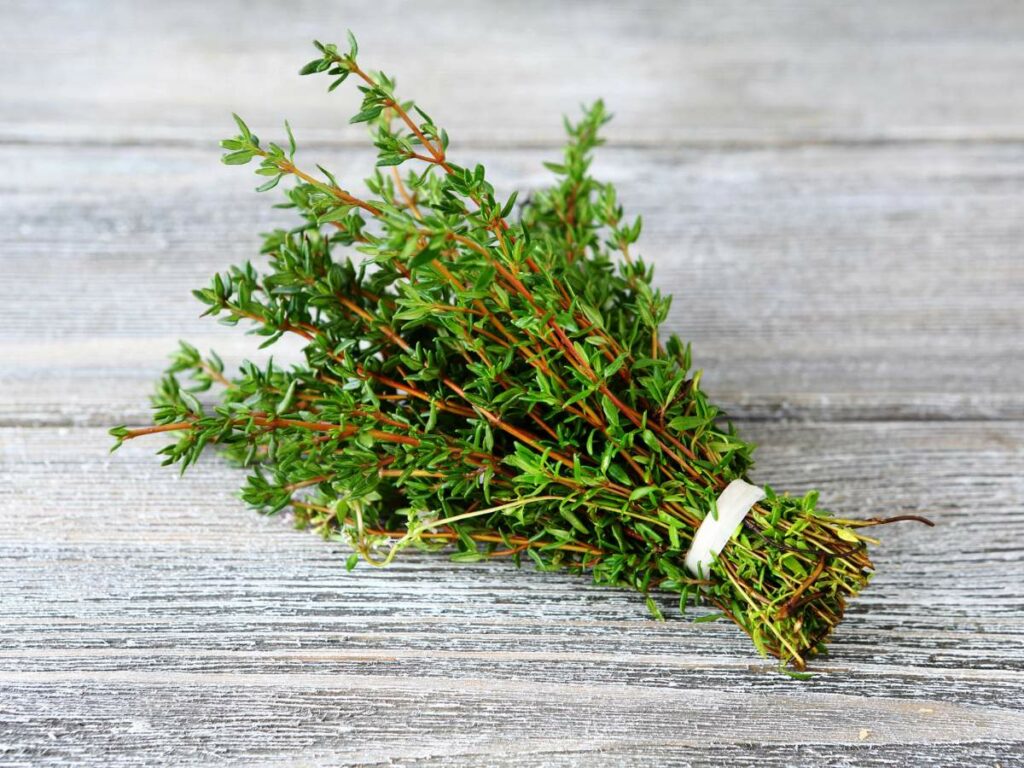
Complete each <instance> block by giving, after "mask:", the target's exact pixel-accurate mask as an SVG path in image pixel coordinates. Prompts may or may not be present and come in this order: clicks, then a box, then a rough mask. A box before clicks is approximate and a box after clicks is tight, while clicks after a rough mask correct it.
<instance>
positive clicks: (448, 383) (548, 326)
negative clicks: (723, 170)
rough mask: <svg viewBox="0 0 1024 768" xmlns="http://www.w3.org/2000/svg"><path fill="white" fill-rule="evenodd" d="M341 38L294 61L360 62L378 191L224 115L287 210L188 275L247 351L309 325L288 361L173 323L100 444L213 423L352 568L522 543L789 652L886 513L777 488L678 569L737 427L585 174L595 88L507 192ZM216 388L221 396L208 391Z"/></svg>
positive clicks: (726, 465) (595, 116) (266, 493)
mask: <svg viewBox="0 0 1024 768" xmlns="http://www.w3.org/2000/svg"><path fill="white" fill-rule="evenodd" d="M349 42H350V45H349V47H348V48H347V49H340V48H338V47H337V46H335V45H325V44H321V43H316V47H317V49H318V51H319V55H318V57H317V58H316V59H314V60H313V61H311V62H309V63H308V64H307V65H306V66H305V67H303V68H302V70H301V73H302V74H314V73H323V74H326V75H328V76H329V77H331V78H332V82H331V84H330V89H331V90H333V89H334V88H336V87H337V86H339V85H340V84H342V83H343V82H344V81H345V80H346V79H350V78H351V79H352V80H355V81H356V82H357V85H358V87H359V89H360V91H361V92H362V95H363V100H362V107H361V110H360V111H359V113H358V114H356V115H355V116H354V117H353V118H352V122H354V123H360V122H362V123H367V124H369V126H370V128H371V132H372V135H373V139H374V143H375V145H376V147H377V150H378V155H377V168H376V170H375V171H374V173H373V175H372V176H370V178H368V179H366V187H367V189H368V190H369V194H368V195H365V196H357V195H356V194H353V193H352V192H350V191H349V190H348V188H347V187H346V186H344V185H343V184H342V183H341V182H340V181H339V180H338V179H336V178H335V176H334V175H333V174H332V173H330V172H329V171H328V170H326V169H324V168H322V167H320V166H316V168H315V169H311V168H309V167H307V166H301V165H299V164H298V162H297V161H296V158H295V156H296V144H295V140H294V138H293V136H292V132H291V129H290V128H288V125H287V123H286V124H285V127H286V130H287V143H286V144H284V145H279V144H273V143H267V144H265V143H263V142H261V141H260V139H258V138H257V137H256V135H254V134H253V133H252V132H251V131H250V129H249V127H248V126H247V125H246V124H245V123H244V122H243V121H242V120H241V119H240V118H237V116H236V122H237V125H238V131H239V133H238V135H236V136H234V137H232V138H230V139H227V140H225V141H223V142H222V145H223V147H224V148H225V149H226V150H227V153H226V154H225V155H224V157H223V161H224V162H225V163H227V164H229V165H244V164H246V163H250V162H252V161H255V162H256V163H257V165H258V167H257V168H256V173H257V174H259V175H260V176H262V177H265V181H264V183H263V184H262V185H261V186H260V187H259V191H266V190H269V189H271V188H273V187H275V186H276V185H277V184H278V183H279V182H280V181H281V180H282V179H286V178H288V179H290V180H291V181H292V182H294V184H293V185H290V187H289V188H288V190H287V191H286V192H285V196H286V198H287V201H286V203H285V205H286V206H287V207H290V208H293V209H295V211H296V212H297V213H298V214H299V217H300V221H299V222H298V224H297V225H296V226H295V228H294V229H291V230H283V229H282V230H277V231H274V232H271V233H270V234H268V235H265V239H264V244H263V249H262V253H263V254H265V260H266V261H267V262H268V263H269V265H268V267H267V268H266V269H265V270H263V271H262V272H260V271H258V270H257V269H256V268H255V267H254V266H253V265H252V264H244V265H242V266H237V267H233V268H231V269H230V270H229V271H227V272H226V273H224V274H217V275H215V276H214V278H213V280H212V282H211V283H210V285H209V286H208V287H206V288H204V289H202V290H199V291H196V292H195V295H196V297H197V298H198V299H199V300H200V301H201V302H202V303H203V304H205V305H206V307H207V309H206V312H205V314H208V315H216V316H219V317H221V319H222V322H225V323H227V324H229V325H236V324H239V323H244V324H247V325H251V326H252V331H251V332H253V333H255V334H257V335H259V336H262V337H265V340H264V342H263V344H262V346H267V345H270V344H273V343H274V342H275V341H277V340H278V339H280V338H281V337H283V336H285V335H294V336H297V337H299V338H301V340H302V342H303V343H304V345H305V346H304V363H303V364H301V365H296V366H293V367H289V368H282V367H279V366H276V365H274V364H273V362H271V363H268V364H266V365H265V366H259V365H256V364H253V363H249V362H247V363H245V364H243V365H242V367H241V370H240V371H239V373H238V374H237V375H236V376H232V377H229V376H228V375H226V374H225V372H224V365H223V363H222V362H221V361H220V359H219V358H218V357H217V356H216V355H215V354H211V355H209V356H202V355H200V353H199V352H198V351H197V350H196V349H194V348H193V347H191V346H189V345H187V344H182V347H181V350H180V352H179V353H178V354H177V355H176V356H175V358H174V361H173V364H172V365H171V367H170V369H169V371H168V372H167V375H166V376H165V377H164V379H163V380H162V383H161V385H160V388H159V393H158V395H157V396H156V398H155V414H154V425H152V426H148V427H144V428H140V429H129V428H127V427H117V428H115V429H113V430H111V433H112V434H113V435H114V436H115V437H116V438H117V445H120V444H121V443H122V442H123V441H124V440H128V439H131V438H135V437H138V436H140V435H146V434H152V433H175V435H176V439H175V441H174V442H173V443H171V444H170V445H167V446H166V447H164V448H163V450H162V451H161V452H160V453H162V454H163V455H164V456H165V457H166V462H165V463H178V464H180V465H181V467H182V470H184V469H185V468H187V467H188V466H189V465H191V464H192V463H193V462H195V461H196V460H197V459H198V458H199V456H200V454H201V453H202V452H203V451H204V449H205V448H207V447H208V446H211V445H214V444H216V445H217V446H219V447H221V448H222V449H223V450H224V452H225V453H226V454H227V455H228V456H229V457H231V458H232V459H234V460H235V461H237V462H238V463H239V464H241V465H242V466H244V467H246V468H247V469H248V471H249V475H248V481H247V484H246V485H245V487H244V489H243V491H242V496H243V498H244V499H245V500H246V501H247V502H249V503H250V504H252V505H253V506H255V507H258V508H260V509H263V510H265V511H268V512H277V511H280V510H283V509H285V508H291V509H292V510H294V514H295V517H296V519H297V520H298V522H299V523H300V524H301V525H303V526H308V527H311V528H315V529H317V530H319V531H321V532H323V534H324V535H326V536H329V537H332V538H343V539H344V540H347V541H348V542H350V543H351V546H352V548H353V550H354V553H353V554H352V555H351V556H350V557H349V560H348V567H349V568H352V567H354V566H355V564H356V562H357V560H358V558H359V557H360V556H361V557H362V558H364V559H365V560H366V561H367V562H369V563H371V564H373V565H386V564H387V563H389V562H391V560H392V559H393V558H394V557H395V556H396V555H397V554H398V553H399V552H401V551H402V550H403V549H406V548H409V547H416V548H418V549H427V550H434V549H440V548H452V549H453V550H454V553H453V554H452V556H451V557H452V559H453V560H455V561H457V562H475V561H479V560H483V559H486V558H496V557H507V558H511V559H512V560H515V561H516V562H517V563H518V562H519V561H520V560H521V559H522V558H523V557H524V556H525V557H527V558H529V560H531V561H532V562H533V563H534V564H535V565H536V567H537V568H539V569H542V570H553V569H561V568H564V569H569V570H571V571H574V572H586V573H589V574H590V575H591V576H592V577H593V580H594V582H596V583H598V584H604V585H614V586H627V587H630V588H632V589H635V590H637V591H639V592H641V593H643V594H644V595H646V596H647V604H648V606H649V608H650V610H651V612H652V613H654V614H655V615H660V614H659V611H658V608H657V606H656V604H655V602H654V601H653V600H652V599H651V598H650V593H651V592H652V591H654V590H661V591H669V592H674V593H678V595H679V604H680V609H681V610H682V609H684V608H685V606H686V604H687V602H688V601H697V600H706V601H707V602H708V603H711V604H713V605H714V606H717V608H718V609H719V610H720V611H721V613H722V614H724V615H725V616H727V617H728V618H729V619H731V620H732V621H734V622H735V623H736V624H738V625H739V626H740V627H742V628H743V630H744V631H746V632H747V633H748V634H749V635H750V637H751V639H752V640H753V642H754V644H755V646H756V647H757V648H758V650H759V651H761V653H763V654H771V655H773V656H777V657H779V658H780V659H781V660H783V662H789V663H791V664H792V665H794V666H796V667H798V668H801V667H803V666H804V664H805V660H806V659H807V658H808V657H809V656H810V655H811V654H813V653H815V652H816V651H819V650H821V649H822V648H823V647H824V646H823V644H824V641H825V640H826V638H827V637H828V636H829V634H830V633H831V631H832V630H833V628H834V627H835V626H836V624H837V623H838V622H839V621H840V619H841V618H842V615H843V610H844V603H845V600H846V598H847V597H850V596H853V595H856V594H857V593H858V592H859V591H860V590H861V589H862V588H863V587H864V586H865V585H866V583H867V581H868V577H869V574H870V571H871V567H872V566H871V561H870V560H869V558H868V553H867V551H866V543H867V542H872V541H873V540H872V539H870V538H869V537H867V536H865V535H863V534H862V533H860V532H859V529H860V528H861V527H863V526H866V525H873V524H876V523H877V522H879V521H878V520H862V521H854V520H843V519H836V518H833V517H829V516H828V515H827V514H825V513H823V512H821V511H820V510H819V509H818V508H817V499H818V497H817V494H816V493H809V494H807V495H806V496H803V497H802V498H792V497H790V496H786V495H779V494H776V493H774V492H773V491H772V490H771V489H770V488H769V489H765V493H766V497H765V498H764V499H763V500H762V501H761V502H760V503H758V504H756V505H755V506H754V507H753V509H752V510H751V511H750V513H749V515H748V516H747V517H746V519H745V521H744V523H743V525H742V527H741V528H740V530H739V531H738V532H737V533H736V534H735V535H734V536H733V537H732V540H731V541H730V542H729V544H728V545H727V546H726V547H725V549H724V550H723V551H722V552H721V554H720V555H719V556H718V557H717V558H716V559H715V560H714V561H713V563H711V564H709V567H708V568H707V569H706V572H704V570H703V569H702V571H701V572H700V573H699V575H698V576H694V575H693V574H692V573H690V572H688V571H687V570H686V568H685V567H684V564H683V560H684V557H685V555H686V552H687V550H688V548H689V545H690V542H691V540H692V539H693V537H694V533H695V531H696V530H697V528H698V527H699V526H700V525H701V522H702V521H703V520H704V518H705V517H706V516H708V515H713V514H715V512H714V510H715V508H716V506H715V505H716V499H717V497H718V496H719V494H720V492H721V491H722V490H723V488H725V487H726V486H727V485H728V484H729V483H730V482H731V481H733V480H736V479H740V478H744V477H745V476H746V475H747V473H748V472H749V471H750V469H751V466H752V461H751V456H752V453H753V445H752V444H750V443H748V442H745V441H744V440H742V439H741V438H740V437H739V436H738V435H737V433H736V432H735V430H734V429H733V428H732V426H731V425H724V426H723V424H722V423H721V417H722V414H721V412H720V411H719V409H718V408H716V407H715V406H714V405H713V404H712V403H710V402H709V401H708V398H707V397H706V395H705V393H704V392H703V391H702V389H701V386H700V372H699V371H697V372H692V371H691V358H690V348H689V345H684V344H683V343H682V342H680V340H679V339H678V338H676V337H675V336H669V337H667V338H665V337H663V334H662V333H661V331H660V330H659V328H660V326H661V325H662V323H663V322H664V321H665V318H666V315H667V313H668V309H669V302H670V299H669V298H668V297H666V296H663V295H662V294H661V293H660V292H659V291H658V290H657V289H655V288H653V287H652V284H651V279H652V269H651V267H650V266H649V265H648V264H646V263H645V262H644V261H643V260H642V259H641V258H639V257H638V256H636V255H635V254H634V253H633V246H634V243H635V242H636V241H637V238H638V236H639V234H640V228H641V222H640V219H639V218H638V219H636V220H635V221H627V220H626V219H625V218H624V216H623V210H622V207H621V206H620V205H619V203H618V201H617V199H616V192H615V189H614V188H613V187H612V186H611V185H609V184H603V183H601V182H599V181H597V180H595V179H594V178H593V177H592V175H591V174H590V164H591V154H592V150H593V149H594V148H595V147H597V146H598V145H599V144H600V143H601V140H600V138H599V130H600V128H601V127H602V125H604V123H605V122H606V121H607V120H608V115H607V114H606V112H605V109H604V107H603V105H602V104H601V103H600V102H598V103H596V104H594V105H593V106H592V107H590V108H589V109H587V110H585V112H584V114H583V115H582V117H581V118H580V120H579V121H578V122H576V123H571V124H570V123H567V130H568V145H567V147H566V149H565V154H564V158H563V159H562V160H561V162H558V163H550V164H547V167H548V168H549V169H550V170H551V171H552V172H553V173H554V174H555V176H556V180H555V182H554V184H553V185H552V186H551V187H550V188H548V189H545V190H543V191H540V192H535V193H534V194H533V195H532V196H531V197H530V199H529V200H528V201H527V202H525V203H523V204H521V205H519V206H518V207H517V205H516V196H515V195H512V196H510V197H509V198H507V199H504V200H502V199H499V198H498V197H496V195H495V192H494V189H493V187H492V186H491V184H490V183H489V182H488V180H487V175H486V172H485V170H484V168H483V167H482V166H479V165H477V166H475V167H473V168H470V167H466V166H461V165H457V164H456V163H455V162H454V161H452V160H450V159H449V157H448V145H449V140H448V134H447V133H446V132H445V131H444V130H443V129H442V128H440V127H438V126H437V124H436V123H435V122H434V120H433V119H432V118H431V117H430V116H428V115H427V114H426V113H425V112H424V111H423V110H421V109H420V108H419V107H418V106H416V105H415V104H413V103H412V102H407V101H402V100H401V99H400V98H399V97H398V96H397V95H396V94H395V82H394V80H393V79H392V78H390V77H388V76H387V75H385V74H384V73H381V72H376V73H371V72H369V71H367V70H364V69H363V68H362V67H361V66H360V64H359V61H358V47H357V45H356V42H355V40H354V38H352V37H351V35H350V41H349ZM401 165H407V166H409V167H410V168H411V170H409V172H408V173H407V174H405V175H402V174H401V173H399V170H398V166H401ZM355 254H358V257H357V258H356V260H353V256H354V255H355ZM211 388H217V389H219V390H220V391H219V401H218V402H217V403H216V404H215V405H212V406H210V405H209V404H206V405H204V404H203V403H201V402H200V400H199V398H197V393H201V392H205V391H207V390H209V389H211Z"/></svg>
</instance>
